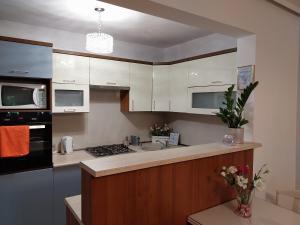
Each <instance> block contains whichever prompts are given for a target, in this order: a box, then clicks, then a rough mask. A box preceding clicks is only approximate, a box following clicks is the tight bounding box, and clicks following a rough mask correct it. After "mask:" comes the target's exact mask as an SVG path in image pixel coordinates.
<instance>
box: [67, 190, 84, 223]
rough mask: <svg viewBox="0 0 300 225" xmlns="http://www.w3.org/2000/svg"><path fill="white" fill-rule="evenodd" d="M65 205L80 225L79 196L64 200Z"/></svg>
mask: <svg viewBox="0 0 300 225" xmlns="http://www.w3.org/2000/svg"><path fill="white" fill-rule="evenodd" d="M65 204H66V206H67V207H68V208H69V210H70V211H71V212H72V214H73V215H74V217H75V219H76V220H77V222H78V223H79V224H80V225H83V223H82V222H81V195H76V196H72V197H68V198H65Z"/></svg>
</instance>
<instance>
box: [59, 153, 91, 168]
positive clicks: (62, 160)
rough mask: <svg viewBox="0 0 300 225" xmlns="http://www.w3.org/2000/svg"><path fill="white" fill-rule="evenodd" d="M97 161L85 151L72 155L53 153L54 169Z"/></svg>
mask: <svg viewBox="0 0 300 225" xmlns="http://www.w3.org/2000/svg"><path fill="white" fill-rule="evenodd" d="M89 159H95V157H94V156H92V155H91V154H89V153H88V152H86V151H85V150H76V151H74V152H72V153H70V154H65V155H63V154H60V153H53V167H62V166H70V165H76V164H79V163H80V162H81V161H84V160H89Z"/></svg>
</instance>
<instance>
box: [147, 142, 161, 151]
mask: <svg viewBox="0 0 300 225" xmlns="http://www.w3.org/2000/svg"><path fill="white" fill-rule="evenodd" d="M162 149H163V146H162V145H161V144H159V143H157V144H156V143H145V144H142V150H145V151H156V150H162Z"/></svg>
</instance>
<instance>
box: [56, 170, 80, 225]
mask: <svg viewBox="0 0 300 225" xmlns="http://www.w3.org/2000/svg"><path fill="white" fill-rule="evenodd" d="M53 175H54V176H53V177H54V182H53V183H54V205H53V209H54V223H53V224H54V225H65V224H66V219H67V218H66V206H65V203H64V199H65V198H66V197H70V196H73V195H79V194H80V193H81V172H80V168H79V165H73V166H65V167H58V168H54V169H53Z"/></svg>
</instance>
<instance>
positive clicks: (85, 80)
mask: <svg viewBox="0 0 300 225" xmlns="http://www.w3.org/2000/svg"><path fill="white" fill-rule="evenodd" d="M52 81H53V82H55V83H66V84H89V58H88V57H82V56H75V55H66V54H59V53H53V78H52Z"/></svg>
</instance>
